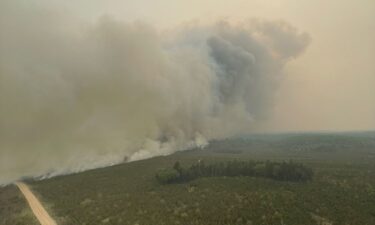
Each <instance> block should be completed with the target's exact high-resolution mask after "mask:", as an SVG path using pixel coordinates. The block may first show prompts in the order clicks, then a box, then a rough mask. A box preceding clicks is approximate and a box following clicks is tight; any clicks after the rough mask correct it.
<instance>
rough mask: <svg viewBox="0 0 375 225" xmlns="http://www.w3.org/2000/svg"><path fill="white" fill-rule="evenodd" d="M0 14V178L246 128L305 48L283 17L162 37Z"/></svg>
mask: <svg viewBox="0 0 375 225" xmlns="http://www.w3.org/2000/svg"><path fill="white" fill-rule="evenodd" d="M0 15H1V19H0V183H7V182H11V181H13V180H16V179H19V178H20V177H23V176H52V175H56V174H61V173H69V172H76V171H82V170H85V169H90V168H95V167H100V166H106V165H110V164H114V163H119V162H122V161H123V160H124V158H127V159H129V160H138V159H143V158H148V157H152V156H156V155H164V154H170V153H172V152H174V151H177V150H182V149H186V148H189V147H193V146H202V145H205V144H206V143H207V141H208V140H210V139H213V138H225V137H230V136H233V135H238V134H244V133H246V132H249V131H252V130H253V129H254V127H255V125H256V124H257V123H259V122H260V121H262V120H263V119H265V118H267V114H269V113H270V112H271V111H272V110H271V109H272V105H273V98H274V95H275V92H276V90H277V87H278V84H279V82H280V80H281V79H282V73H283V67H284V65H285V64H286V63H287V62H288V60H290V59H292V58H293V57H296V56H298V55H299V54H300V53H301V52H302V51H303V50H304V48H305V47H306V46H307V44H308V42H309V37H308V35H306V34H304V33H300V32H298V31H297V30H296V29H295V28H293V27H291V26H290V25H288V24H286V23H283V22H262V21H258V20H252V21H249V22H248V23H243V24H242V25H233V24H229V23H226V22H218V23H216V24H213V25H210V26H207V25H206V26H199V25H197V26H194V27H188V28H181V29H180V30H179V32H177V33H178V34H177V35H176V34H175V35H173V36H172V35H170V36H169V37H168V38H166V37H164V36H161V35H159V34H158V32H157V31H156V30H155V29H153V28H152V27H151V26H149V25H146V24H142V23H124V22H118V21H115V20H113V19H111V18H108V17H105V18H102V19H100V20H99V21H97V22H95V23H94V24H88V23H81V21H79V20H77V19H74V17H72V18H70V17H66V16H63V15H62V14H59V13H58V11H57V10H54V9H43V8H38V7H35V6H28V5H27V4H26V5H19V4H17V3H12V2H11V1H4V2H2V3H1V4H0ZM171 36H172V37H171Z"/></svg>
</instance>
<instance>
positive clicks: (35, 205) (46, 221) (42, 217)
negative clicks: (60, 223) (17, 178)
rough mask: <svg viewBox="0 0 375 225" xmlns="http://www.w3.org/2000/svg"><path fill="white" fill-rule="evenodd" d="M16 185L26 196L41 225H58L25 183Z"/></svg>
mask: <svg viewBox="0 0 375 225" xmlns="http://www.w3.org/2000/svg"><path fill="white" fill-rule="evenodd" d="M16 185H17V187H18V188H19V189H20V191H21V192H22V194H23V195H24V196H25V198H26V200H27V202H28V203H29V206H30V208H31V210H32V211H33V213H34V215H35V216H36V218H37V219H38V220H39V222H40V224H41V225H57V224H56V222H55V221H54V220H53V219H52V217H50V215H49V214H48V213H47V211H46V210H45V209H44V207H43V206H42V204H41V203H40V202H39V200H38V199H37V198H36V197H35V195H34V194H33V193H32V192H31V190H30V188H29V187H28V186H27V185H26V184H25V183H22V182H16Z"/></svg>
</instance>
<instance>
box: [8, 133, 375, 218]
mask: <svg viewBox="0 0 375 225" xmlns="http://www.w3.org/2000/svg"><path fill="white" fill-rule="evenodd" d="M233 159H240V160H247V159H251V160H272V161H284V160H290V159H292V160H294V161H296V162H301V163H303V164H305V165H306V166H309V167H310V168H312V169H313V170H314V174H315V175H314V177H313V180H312V181H310V182H306V183H298V182H282V181H276V180H271V179H266V178H255V177H204V178H199V179H196V180H193V181H190V182H188V183H183V184H167V185H163V184H160V183H159V182H157V180H156V179H155V174H156V172H157V171H158V170H159V169H162V168H166V167H171V166H173V164H174V163H175V162H176V161H179V162H180V163H181V164H182V166H188V165H191V164H192V163H196V162H197V161H198V160H204V161H205V162H207V163H209V162H219V161H228V160H233ZM30 184H31V187H32V188H33V189H34V191H36V193H37V195H38V196H39V197H40V198H41V199H42V201H43V202H46V203H47V204H48V205H47V208H50V209H51V210H52V211H53V212H54V215H53V216H54V217H55V218H56V219H57V221H58V222H59V224H60V225H70V224H72V225H79V224H82V225H83V224H85V225H96V224H112V225H115V224H132V225H152V224H158V225H159V224H160V225H162V224H165V225H167V224H168V225H169V224H174V225H178V224H181V225H183V224H191V225H193V224H197V225H198V224H202V225H203V224H204V225H210V224H212V225H214V224H215V225H216V224H248V225H250V224H252V225H278V224H280V225H310V224H318V225H329V224H332V225H336V224H337V225H349V224H350V225H374V224H375V134H374V133H363V134H350V133H346V134H288V135H254V136H250V137H243V138H236V139H231V140H222V141H214V142H212V143H211V144H210V145H209V146H208V147H207V148H205V149H194V150H190V151H184V152H178V153H176V154H173V155H170V156H166V157H156V158H152V159H148V160H143V161H137V162H131V163H125V164H121V165H117V166H112V167H108V168H103V169H97V170H92V171H87V172H84V173H79V174H74V175H67V176H60V177H55V178H52V179H48V180H43V181H33V182H30ZM8 204H9V207H11V206H13V205H14V204H13V203H12V204H10V203H8ZM16 205H17V204H16ZM9 207H8V208H9ZM1 224H2V223H1ZM25 224H27V223H25Z"/></svg>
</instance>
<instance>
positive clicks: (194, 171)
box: [156, 160, 313, 184]
mask: <svg viewBox="0 0 375 225" xmlns="http://www.w3.org/2000/svg"><path fill="white" fill-rule="evenodd" d="M223 176H227V177H236V176H248V177H264V178H270V179H275V180H279V181H294V182H305V181H309V180H311V179H312V176H313V171H312V169H310V168H307V167H306V166H304V165H302V164H300V163H295V162H293V161H289V162H281V163H280V162H270V161H266V162H256V161H227V162H215V163H211V164H206V163H204V161H201V160H199V161H198V162H197V163H194V164H192V165H191V166H190V167H188V168H184V167H182V166H181V165H180V162H178V161H177V162H176V163H175V164H174V166H173V168H164V169H162V170H160V171H159V172H158V173H157V174H156V179H157V180H158V181H159V182H160V183H163V184H170V183H183V182H188V181H191V180H194V179H196V178H199V177H223Z"/></svg>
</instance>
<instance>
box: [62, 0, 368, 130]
mask: <svg viewBox="0 0 375 225" xmlns="http://www.w3.org/2000/svg"><path fill="white" fill-rule="evenodd" d="M66 8H67V9H68V11H74V12H75V13H77V14H79V15H80V16H82V17H84V18H85V19H96V18H97V17H98V16H101V15H103V14H108V15H112V16H114V17H116V18H117V19H121V20H125V21H133V20H142V21H147V22H148V23H150V24H153V25H155V26H157V27H159V28H161V29H169V28H173V27H175V26H178V25H180V24H181V23H185V22H191V21H201V22H202V21H204V22H206V21H213V20H216V19H228V20H233V21H242V20H244V19H245V20H246V19H247V18H253V17H255V18H261V19H271V20H285V21H287V22H289V23H291V24H293V25H294V26H296V27H298V28H299V29H301V30H303V31H306V32H308V33H309V34H310V36H311V37H312V42H311V44H310V46H309V47H308V49H307V51H306V52H305V53H304V54H303V55H302V56H300V57H299V58H298V59H296V60H295V61H294V62H291V63H289V65H288V67H287V68H286V69H287V71H288V73H287V74H288V75H287V77H286V78H285V80H284V82H283V83H282V86H281V88H280V91H279V94H278V96H279V98H278V101H277V105H276V106H275V113H274V116H273V118H272V119H271V120H270V122H269V127H270V129H276V130H350V129H356V130H357V129H359V130H360V129H374V128H375V89H374V86H375V43H374V40H375V13H374V12H375V1H373V0H359V1H352V0H329V1H326V0H314V1H312V0H231V1H228V0H204V1H202V0H189V1H185V0H160V1H146V0H132V1H130V0H127V1H124V0H109V1H99V0H95V1H93V0H85V1H74V2H71V3H66Z"/></svg>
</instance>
